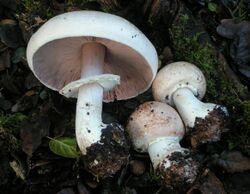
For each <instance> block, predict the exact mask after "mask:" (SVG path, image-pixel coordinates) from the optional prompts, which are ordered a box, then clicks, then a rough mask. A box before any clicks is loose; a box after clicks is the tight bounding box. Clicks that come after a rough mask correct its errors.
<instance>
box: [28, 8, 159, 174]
mask: <svg viewBox="0 0 250 194" xmlns="http://www.w3.org/2000/svg"><path fill="white" fill-rule="evenodd" d="M27 60H28V64H29V67H30V69H31V70H32V71H33V73H34V74H35V76H36V77H37V78H38V79H39V80H40V81H41V82H42V83H43V84H44V85H45V86H46V87H48V88H50V89H52V90H56V91H59V92H60V94H62V95H64V96H66V97H75V98H77V106H76V121H75V127H76V139H77V143H78V146H79V148H80V150H81V152H82V155H83V156H84V157H83V161H84V163H85V166H86V168H87V169H88V170H89V171H90V172H92V173H93V174H95V175H97V176H99V177H104V176H109V175H112V174H114V173H115V172H117V171H118V170H119V169H120V168H121V166H122V165H124V164H125V163H126V162H127V157H128V147H127V143H126V140H125V137H124V134H123V128H122V127H120V125H118V124H115V123H111V124H104V123H103V122H102V101H105V102H111V101H113V100H115V99H117V100H123V99H129V98H132V97H135V96H137V95H138V94H140V93H142V92H144V91H146V90H147V89H148V88H149V87H150V85H151V83H152V81H153V79H154V77H155V75H156V71H157V66H158V59H157V53H156V50H155V48H154V46H153V45H152V44H151V42H150V41H149V40H148V39H147V38H146V36H145V35H144V34H143V33H142V32H141V31H140V30H139V29H137V28H136V27H135V26H134V25H133V24H131V23H129V22H128V21H127V20H125V19H123V18H121V17H118V16H115V15H111V14H107V13H102V12H97V11H75V12H69V13H65V14H61V15H58V16H56V17H54V18H52V19H50V20H49V21H47V22H46V23H45V24H44V25H43V26H42V27H41V28H40V29H39V30H38V31H37V32H36V33H35V34H34V35H33V36H32V37H31V39H30V41H29V44H28V47H27Z"/></svg>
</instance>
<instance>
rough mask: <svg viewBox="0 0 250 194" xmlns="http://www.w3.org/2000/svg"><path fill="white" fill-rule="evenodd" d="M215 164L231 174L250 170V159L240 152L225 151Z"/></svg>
mask: <svg viewBox="0 0 250 194" xmlns="http://www.w3.org/2000/svg"><path fill="white" fill-rule="evenodd" d="M214 163H215V165H217V166H219V167H220V168H222V169H224V170H225V171H226V172H229V173H235V172H243V171H247V170H250V158H248V157H246V156H244V155H243V154H242V153H241V152H239V151H225V152H223V153H222V154H221V155H220V156H219V157H218V158H217V159H215V161H214Z"/></svg>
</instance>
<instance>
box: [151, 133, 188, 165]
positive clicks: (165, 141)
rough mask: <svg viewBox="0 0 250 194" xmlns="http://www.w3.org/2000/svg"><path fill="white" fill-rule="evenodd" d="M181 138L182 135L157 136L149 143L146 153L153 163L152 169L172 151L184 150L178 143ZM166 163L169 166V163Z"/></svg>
mask: <svg viewBox="0 0 250 194" xmlns="http://www.w3.org/2000/svg"><path fill="white" fill-rule="evenodd" d="M181 138H182V137H164V138H157V140H155V141H153V142H151V143H150V144H149V147H148V153H149V156H150V159H151V161H152V163H153V166H154V169H156V167H157V166H158V164H160V163H161V162H162V161H163V160H164V159H165V158H166V157H167V156H170V155H171V154H172V153H173V152H181V150H184V148H182V147H181V146H180V143H179V142H180V140H181ZM166 165H169V166H170V163H168V164H166Z"/></svg>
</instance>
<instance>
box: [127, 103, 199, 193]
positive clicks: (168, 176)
mask: <svg viewBox="0 0 250 194" xmlns="http://www.w3.org/2000/svg"><path fill="white" fill-rule="evenodd" d="M126 130H127V131H128V134H129V136H130V138H131V141H132V144H133V147H134V149H135V150H136V151H138V152H142V153H143V152H148V153H149V157H150V159H151V161H152V164H153V167H154V170H155V172H156V173H157V174H158V175H159V176H160V177H161V179H162V181H163V185H165V186H166V187H170V188H175V189H176V188H182V187H183V189H184V188H186V187H188V186H190V185H191V184H192V183H193V182H194V181H195V180H196V177H197V174H198V170H199V163H198V161H197V160H196V159H195V158H194V154H193V152H192V151H190V150H188V149H186V148H183V147H181V145H180V141H181V139H182V138H183V136H184V134H185V127H184V125H183V122H182V120H181V118H180V116H179V114H178V113H177V112H176V110H175V109H173V108H172V107H171V106H169V105H167V104H165V103H162V102H156V101H149V102H146V103H143V104H141V105H140V106H139V107H138V108H137V109H136V110H135V111H134V112H133V113H132V114H131V115H130V117H129V120H128V124H127V127H126Z"/></svg>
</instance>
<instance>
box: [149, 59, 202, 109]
mask: <svg viewBox="0 0 250 194" xmlns="http://www.w3.org/2000/svg"><path fill="white" fill-rule="evenodd" d="M179 88H189V89H190V90H191V91H192V92H193V94H194V95H195V96H196V97H197V98H198V99H202V98H203V96H204V95H205V93H206V79H205V76H204V75H203V73H202V72H201V70H200V69H198V68H197V67H196V66H195V65H193V64H191V63H188V62H184V61H180V62H175V63H171V64H168V65H167V66H165V67H164V68H162V69H161V70H160V71H159V72H158V74H157V76H156V78H155V80H154V82H153V84H152V91H153V96H154V99H155V100H156V101H160V102H165V103H168V104H170V105H172V106H173V105H174V103H173V97H172V95H173V93H174V92H175V91H176V90H177V89H179Z"/></svg>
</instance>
